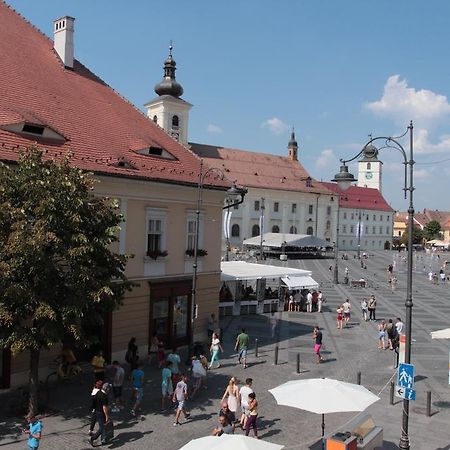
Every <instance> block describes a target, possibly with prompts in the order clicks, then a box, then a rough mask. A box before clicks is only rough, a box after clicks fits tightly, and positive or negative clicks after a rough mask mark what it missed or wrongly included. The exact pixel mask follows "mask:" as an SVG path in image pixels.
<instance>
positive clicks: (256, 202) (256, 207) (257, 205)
mask: <svg viewBox="0 0 450 450" xmlns="http://www.w3.org/2000/svg"><path fill="white" fill-rule="evenodd" d="M255 211H259V200H255Z"/></svg>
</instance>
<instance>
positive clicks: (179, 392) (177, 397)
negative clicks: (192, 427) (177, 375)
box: [173, 374, 190, 427]
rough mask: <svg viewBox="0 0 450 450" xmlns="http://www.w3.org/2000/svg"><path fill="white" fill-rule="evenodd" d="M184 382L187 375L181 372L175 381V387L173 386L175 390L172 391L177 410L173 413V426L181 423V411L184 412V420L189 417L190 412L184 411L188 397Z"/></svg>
mask: <svg viewBox="0 0 450 450" xmlns="http://www.w3.org/2000/svg"><path fill="white" fill-rule="evenodd" d="M186 382H187V377H186V375H184V374H182V375H181V380H180V381H179V382H178V383H177V387H176V388H175V392H174V393H173V401H174V403H177V412H176V413H175V422H174V423H173V426H174V427H176V426H178V425H181V423H180V416H181V413H183V414H184V418H185V419H186V420H188V419H189V417H190V414H189V413H188V412H187V411H186V400H187V398H188V392H187V383H186Z"/></svg>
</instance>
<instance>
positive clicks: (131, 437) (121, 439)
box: [103, 431, 153, 448]
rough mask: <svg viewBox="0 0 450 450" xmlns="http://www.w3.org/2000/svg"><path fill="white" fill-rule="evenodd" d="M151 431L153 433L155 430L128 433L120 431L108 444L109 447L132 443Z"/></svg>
mask: <svg viewBox="0 0 450 450" xmlns="http://www.w3.org/2000/svg"><path fill="white" fill-rule="evenodd" d="M151 433H153V431H144V432H142V431H129V432H126V433H119V434H117V435H116V437H115V438H114V440H113V442H112V443H111V444H110V445H108V448H118V447H122V445H126V444H131V443H132V442H136V441H138V440H139V439H142V438H143V437H144V436H145V435H147V434H151ZM103 447H105V446H103Z"/></svg>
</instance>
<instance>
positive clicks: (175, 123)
mask: <svg viewBox="0 0 450 450" xmlns="http://www.w3.org/2000/svg"><path fill="white" fill-rule="evenodd" d="M179 125H180V119H179V118H178V116H172V128H178V127H179Z"/></svg>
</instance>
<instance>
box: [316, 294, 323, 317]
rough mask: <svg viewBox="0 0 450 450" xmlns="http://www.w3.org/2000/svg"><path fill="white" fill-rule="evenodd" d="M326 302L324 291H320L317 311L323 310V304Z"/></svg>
mask: <svg viewBox="0 0 450 450" xmlns="http://www.w3.org/2000/svg"><path fill="white" fill-rule="evenodd" d="M323 303H324V298H323V294H322V291H319V294H318V295H317V312H320V313H321V312H322V306H323Z"/></svg>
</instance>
